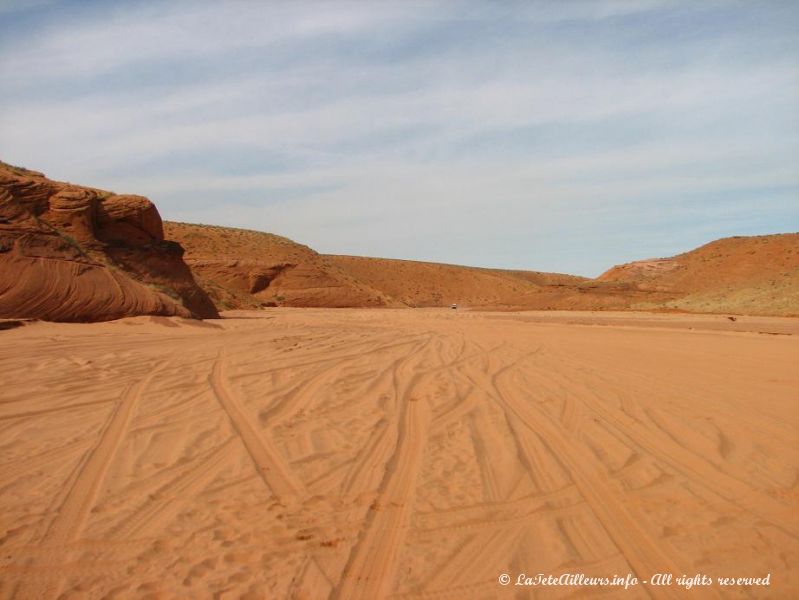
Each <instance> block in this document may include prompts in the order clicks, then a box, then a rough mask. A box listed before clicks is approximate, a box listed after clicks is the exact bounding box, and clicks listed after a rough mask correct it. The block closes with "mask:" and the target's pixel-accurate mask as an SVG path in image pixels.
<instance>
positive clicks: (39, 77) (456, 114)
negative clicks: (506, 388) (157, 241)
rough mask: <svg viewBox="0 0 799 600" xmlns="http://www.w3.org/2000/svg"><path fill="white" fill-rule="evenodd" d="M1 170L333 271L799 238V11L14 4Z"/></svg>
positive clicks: (648, 3) (661, 5)
mask: <svg viewBox="0 0 799 600" xmlns="http://www.w3.org/2000/svg"><path fill="white" fill-rule="evenodd" d="M0 81H2V82H3V91H2V94H0V158H2V159H3V160H5V161H7V162H11V163H14V164H19V165H22V166H26V167H29V168H33V169H36V170H40V171H44V172H45V173H46V174H47V175H49V176H50V177H53V178H55V179H61V180H67V181H74V182H76V183H81V184H86V185H92V186H96V187H103V188H107V189H111V190H114V191H117V192H120V193H122V192H126V193H139V194H143V195H146V196H148V197H150V198H151V199H152V200H153V201H155V202H156V204H157V205H158V207H159V209H160V211H161V213H162V215H163V216H164V218H167V219H176V220H182V221H190V222H203V223H215V224H223V225H232V226H239V227H248V228H253V229H261V230H264V231H271V232H275V233H279V234H281V235H286V236H288V237H291V238H293V239H295V240H297V241H300V242H302V243H305V244H308V245H310V246H311V247H313V248H315V249H317V250H319V251H321V252H329V253H341V254H359V255H367V256H384V257H392V258H408V259H416V260H433V261H440V262H449V263H458V264H470V265H477V266H493V267H507V268H530V269H539V270H548V271H562V272H570V273H578V274H583V275H597V274H599V273H600V272H602V271H603V270H604V269H606V268H608V267H610V266H611V265H613V264H616V263H620V262H625V261H628V260H634V259H639V258H647V257H653V256H668V255H671V254H675V253H678V252H682V251H685V250H689V249H691V248H693V247H695V246H698V245H700V244H702V243H705V242H708V241H710V240H712V239H716V238H718V237H723V236H729V235H747V234H760V233H774V232H784V231H797V230H799V3H797V2H795V1H792V0H785V1H781V2H780V1H768V0H764V1H759V2H748V1H741V2H738V1H734V0H728V1H720V0H703V1H701V2H696V1H693V2H691V1H688V2H682V1H674V0H594V1H581V0H568V1H559V2H558V1H551V2H544V1H541V2H535V1H529V2H510V1H508V2H499V3H497V2H492V3H489V2H447V1H444V0H442V1H439V2H411V1H409V2H366V1H363V2H337V1H335V0H331V1H327V2H317V3H313V2H277V1H275V2H203V1H192V2H182V1H180V0H177V1H172V2H162V3H160V2H155V1H148V2H144V1H142V2H124V1H122V2H99V1H97V2H78V1H63V2H58V1H48V0H31V1H22V0H10V1H6V2H0Z"/></svg>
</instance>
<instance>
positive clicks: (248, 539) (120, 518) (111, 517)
mask: <svg viewBox="0 0 799 600" xmlns="http://www.w3.org/2000/svg"><path fill="white" fill-rule="evenodd" d="M225 316H226V318H225V319H223V320H221V321H215V322H205V323H203V322H197V321H191V320H186V319H180V318H175V317H170V318H167V317H136V318H131V319H123V320H119V321H115V322H110V323H100V324H91V325H78V324H54V323H36V322H33V323H25V324H24V326H20V327H16V328H14V329H6V330H2V331H0V341H1V342H2V343H1V344H0V359H2V361H3V364H4V372H5V376H4V386H3V394H2V396H3V398H2V402H1V403H0V429H1V430H2V431H3V436H2V438H0V439H2V442H0V443H2V448H3V458H2V464H1V465H0V489H2V490H3V493H2V496H0V502H2V515H3V517H2V523H0V549H1V550H2V552H1V553H0V558H1V561H2V562H0V595H2V596H3V597H20V598H25V597H27V598H42V597H44V598H48V597H53V598H55V597H58V596H59V595H60V594H64V597H67V598H70V597H81V596H85V595H90V596H91V597H103V596H108V597H139V596H141V597H144V596H151V597H164V598H180V597H210V596H212V595H214V594H218V595H219V596H220V597H245V598H246V597H250V598H264V597H270V598H271V597H274V598H278V597H295V598H327V597H332V598H359V597H360V598H381V597H398V598H430V597H436V598H487V597H491V598H493V597H531V598H532V597H540V593H539V595H536V590H534V589H525V588H516V589H511V588H512V587H513V586H511V588H503V587H502V586H500V585H499V583H498V581H497V578H498V576H499V575H500V574H502V573H509V574H511V575H513V577H514V578H515V577H516V575H517V574H519V573H528V574H531V573H532V574H535V573H546V574H555V575H557V574H560V573H564V572H569V573H585V574H586V575H587V576H612V575H614V574H621V575H624V574H627V573H632V574H635V575H636V576H638V577H641V578H642V579H643V578H647V577H650V576H651V575H653V574H655V573H658V572H671V573H674V574H675V576H679V575H683V574H686V575H689V576H693V575H694V574H696V573H704V574H707V575H709V576H712V577H716V576H725V577H727V576H735V577H738V576H740V577H745V576H764V575H766V574H767V573H771V586H770V587H769V588H757V587H749V588H741V587H736V588H725V589H723V590H722V589H720V588H718V587H713V588H707V589H703V590H700V591H699V592H697V591H696V590H694V591H693V592H692V593H693V594H694V596H691V597H699V596H696V594H700V595H701V597H714V596H717V597H721V596H723V597H732V598H735V597H740V598H750V597H763V598H766V597H778V598H787V597H792V596H794V595H796V594H797V593H799V575H798V574H797V573H796V571H795V568H794V566H793V565H795V564H796V562H797V558H799V539H797V538H798V537H799V518H797V516H798V515H799V510H797V509H798V508H799V506H798V505H799V494H797V491H796V473H797V466H799V452H798V451H797V449H796V448H795V445H794V444H792V440H793V439H795V436H796V432H797V426H798V425H799V414H797V410H796V404H795V402H796V389H799V378H797V375H796V372H795V368H794V367H795V361H796V356H797V355H799V326H797V323H796V321H795V320H794V319H780V318H766V317H760V318H754V317H753V318H741V319H738V320H737V321H734V322H733V321H730V320H728V319H726V318H724V317H716V316H697V315H670V314H651V313H587V312H585V313H569V312H563V313H547V312H539V313H479V312H467V313H462V312H459V311H451V310H441V309H427V310H382V311H370V310H356V309H352V310H350V309H342V310H336V311H331V310H325V309H267V310H262V311H257V312H253V311H232V312H229V313H226V315H225ZM575 592H576V590H575V589H574V588H560V589H557V588H549V589H547V591H546V595H545V596H544V597H547V598H550V597H552V598H560V597H568V596H570V595H573V594H574V593H575ZM582 593H583V594H585V595H588V596H593V595H596V596H604V597H608V594H609V592H608V591H607V590H605V591H604V592H603V591H602V590H600V589H591V588H586V589H584V590H583V591H582ZM688 595H690V594H689V593H686V594H685V596H686V597H688ZM610 597H615V596H614V595H613V594H612V593H610ZM619 597H624V598H628V597H629V598H647V597H658V598H674V597H681V593H680V590H679V589H677V588H673V587H672V588H657V587H647V588H644V587H640V586H639V587H636V588H632V589H630V590H628V591H627V592H625V593H624V594H622V595H620V596H619Z"/></svg>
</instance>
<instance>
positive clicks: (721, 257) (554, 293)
mask: <svg viewBox="0 0 799 600" xmlns="http://www.w3.org/2000/svg"><path fill="white" fill-rule="evenodd" d="M164 226H165V231H166V234H167V237H169V238H170V239H175V240H177V241H178V242H180V243H181V245H183V247H184V248H186V256H185V258H186V261H187V263H188V264H189V266H190V267H191V269H192V271H193V272H194V275H195V277H196V278H197V280H198V282H199V283H200V284H201V285H202V286H203V287H204V288H205V289H206V291H207V292H208V293H209V295H211V297H212V298H214V299H215V301H216V302H217V304H218V305H219V306H220V307H222V308H252V307H255V306H259V305H261V306H262V305H280V306H317V307H325V306H331V307H344V306H353V307H357V306H411V307H434V306H448V305H449V304H452V303H456V304H459V305H461V306H464V307H468V308H481V309H493V310H549V309H557V310H630V309H632V310H644V309H646V310H678V311H686V312H708V313H736V314H758V315H799V234H779V235H771V236H755V237H735V238H726V239H722V240H717V241H715V242H711V243H710V244H707V245H705V246H702V247H701V248H697V249H696V250H692V251H690V252H686V253H684V254H680V255H678V256H675V257H672V258H659V259H650V260H644V261H636V262H633V263H628V264H625V265H619V266H616V267H613V268H612V269H610V270H608V271H607V272H605V273H604V274H602V275H601V276H600V277H598V278H596V279H587V278H584V277H578V276H574V275H563V274H558V273H545V272H539V271H521V270H515V271H514V270H502V269H484V268H476V267H466V266H459V265H447V264H439V263H430V262H418V261H409V260H397V259H386V258H369V257H360V256H341V255H323V254H319V253H317V252H315V251H314V250H312V249H311V248H309V247H307V246H304V245H301V244H298V243H296V242H293V241H291V240H289V239H287V238H283V237H280V236H276V235H273V234H268V233H262V232H256V231H248V230H242V229H234V228H228V227H216V226H208V225H189V224H185V223H170V222H166V223H165V225H164Z"/></svg>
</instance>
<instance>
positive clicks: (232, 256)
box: [164, 221, 398, 309]
mask: <svg viewBox="0 0 799 600" xmlns="http://www.w3.org/2000/svg"><path fill="white" fill-rule="evenodd" d="M164 231H165V234H166V236H167V237H168V238H169V239H173V240H176V241H178V242H180V244H181V245H182V246H183V247H184V248H185V249H186V254H185V257H184V258H185V260H186V263H187V264H188V265H189V267H190V268H191V270H192V272H193V273H194V276H195V277H196V278H197V280H198V282H199V283H200V285H202V286H203V288H204V289H205V290H206V291H207V292H208V294H209V295H210V296H211V298H213V300H214V301H215V302H216V304H217V306H219V308H223V309H229V308H253V307H259V306H297V307H312V306H313V307H332V308H340V307H386V306H398V303H397V302H395V301H393V300H392V299H391V298H388V297H387V296H386V295H385V294H384V293H383V292H381V291H378V290H376V289H374V288H372V287H370V286H369V285H367V284H364V283H362V282H360V281H358V280H356V279H355V278H354V277H353V276H352V275H350V274H348V273H345V272H344V271H342V270H341V269H340V268H338V267H337V266H336V265H335V264H333V263H331V261H329V260H328V259H327V257H325V256H323V255H321V254H318V253H317V252H315V251H314V250H311V249H310V248H308V247H307V246H303V245H302V244H298V243H296V242H293V241H291V240H289V239H287V238H284V237H280V236H277V235H273V234H271V233H263V232H260V231H250V230H247V229H235V228H231V227H217V226H212V225H192V224H188V223H173V222H169V221H167V222H166V223H164Z"/></svg>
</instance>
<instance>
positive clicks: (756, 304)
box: [596, 233, 799, 315]
mask: <svg viewBox="0 0 799 600" xmlns="http://www.w3.org/2000/svg"><path fill="white" fill-rule="evenodd" d="M596 281H597V282H601V283H611V284H616V285H627V286H630V287H631V288H632V289H634V290H636V291H637V292H641V291H643V292H648V293H651V294H653V295H658V294H663V295H667V296H671V298H670V299H667V300H664V301H661V302H654V303H653V302H652V301H649V302H647V301H643V302H638V303H632V304H631V308H640V309H646V308H657V307H662V308H672V309H678V310H684V311H688V312H734V313H741V314H759V315H797V314H799V233H785V234H777V235H763V236H753V237H741V236H738V237H730V238H723V239H720V240H716V241H713V242H710V243H709V244H705V245H704V246H701V247H699V248H696V249H695V250H691V251H690V252H685V253H683V254H679V255H677V256H674V257H671V258H661V259H650V260H642V261H635V262H632V263H627V264H624V265H619V266H616V267H613V268H612V269H610V270H608V271H606V272H605V273H603V274H602V275H600V276H599V277H598V278H597V280H596Z"/></svg>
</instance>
